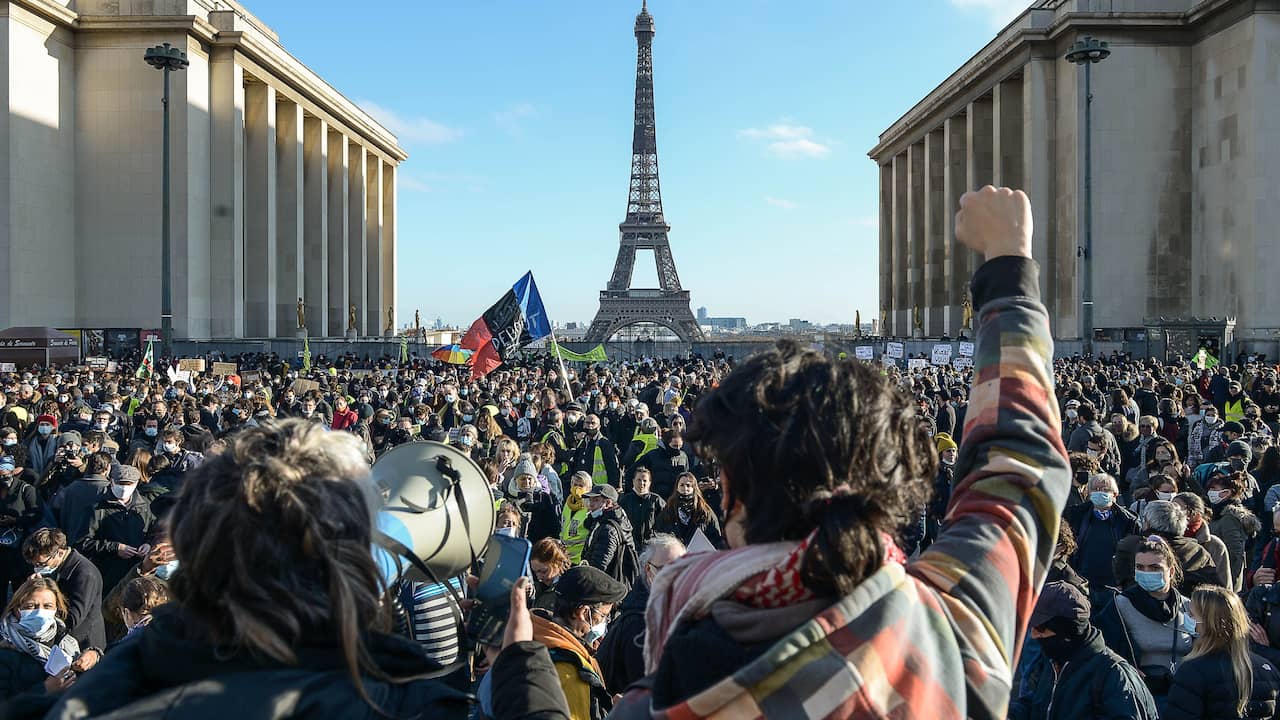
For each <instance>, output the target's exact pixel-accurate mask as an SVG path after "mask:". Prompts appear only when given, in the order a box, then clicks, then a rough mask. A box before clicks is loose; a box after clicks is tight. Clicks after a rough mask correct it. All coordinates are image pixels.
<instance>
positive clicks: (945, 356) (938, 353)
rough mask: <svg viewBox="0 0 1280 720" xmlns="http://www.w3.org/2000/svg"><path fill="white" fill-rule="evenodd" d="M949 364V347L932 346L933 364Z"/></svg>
mask: <svg viewBox="0 0 1280 720" xmlns="http://www.w3.org/2000/svg"><path fill="white" fill-rule="evenodd" d="M950 362H951V346H950V345H934V346H933V364H934V365H947V364H949V363H950Z"/></svg>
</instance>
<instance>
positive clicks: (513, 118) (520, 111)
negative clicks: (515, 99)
mask: <svg viewBox="0 0 1280 720" xmlns="http://www.w3.org/2000/svg"><path fill="white" fill-rule="evenodd" d="M537 114H538V109H537V108H536V107H534V106H533V105H531V104H529V103H517V104H515V105H512V106H511V107H509V108H507V109H506V110H503V111H502V112H498V113H494V114H493V121H494V122H495V123H497V125H498V127H500V128H502V129H503V130H504V131H505V132H506V133H507V134H508V135H517V136H519V135H523V134H524V126H523V125H522V124H521V121H522V120H524V119H525V118H530V117H533V116H535V115H537Z"/></svg>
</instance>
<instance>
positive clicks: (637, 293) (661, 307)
mask: <svg viewBox="0 0 1280 720" xmlns="http://www.w3.org/2000/svg"><path fill="white" fill-rule="evenodd" d="M653 35H654V29H653V16H652V15H650V14H649V4H648V0H643V1H642V3H641V7H640V14H639V15H637V16H636V46H637V51H636V122H635V133H634V134H633V135H632V139H631V190H630V192H629V193H628V196H627V217H626V219H625V220H623V221H622V223H621V224H620V225H618V230H619V231H620V233H621V236H622V239H621V244H620V245H619V247H618V259H617V261H616V262H615V263H614V265H613V277H611V278H610V279H609V285H608V287H607V288H606V289H605V290H603V291H601V292H600V310H599V311H597V312H596V317H595V320H593V321H592V322H591V327H590V329H588V330H587V337H586V340H587V341H588V342H604V341H606V340H608V339H609V338H610V337H612V336H613V334H614V333H616V332H618V331H619V330H621V329H622V328H624V327H627V326H628V325H635V324H636V323H654V324H656V325H662V326H664V327H666V328H668V329H669V330H671V332H673V333H675V334H676V337H679V338H680V339H681V340H683V341H684V342H687V343H691V342H694V341H698V340H704V339H705V338H704V336H703V334H702V328H700V327H698V321H697V320H695V319H694V318H693V312H692V311H690V309H689V291H688V290H684V289H682V288H681V287H680V275H679V273H677V272H676V261H675V259H673V258H672V257H671V244H670V242H669V241H668V240H667V233H669V232H671V226H670V225H668V224H667V223H666V220H664V219H663V217H662V191H661V189H660V187H659V183H658V130H657V125H656V121H655V119H654V113H653ZM637 250H652V251H653V258H654V261H655V262H656V263H657V266H658V284H659V285H660V287H659V288H657V289H640V288H635V289H633V288H632V287H631V280H632V270H633V269H634V268H635V264H636V251H637Z"/></svg>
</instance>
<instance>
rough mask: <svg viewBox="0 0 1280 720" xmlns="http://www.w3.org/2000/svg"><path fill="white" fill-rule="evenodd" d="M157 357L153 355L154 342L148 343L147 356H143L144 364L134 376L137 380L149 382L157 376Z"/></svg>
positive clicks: (139, 366)
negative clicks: (152, 377) (154, 375)
mask: <svg viewBox="0 0 1280 720" xmlns="http://www.w3.org/2000/svg"><path fill="white" fill-rule="evenodd" d="M155 371H156V365H155V355H154V354H153V353H152V342H151V341H150V340H148V341H147V354H146V355H143V356H142V363H141V364H140V365H138V370H137V372H135V373H134V374H133V376H134V377H135V378H139V379H142V380H149V379H150V378H151V376H152V375H153V374H155Z"/></svg>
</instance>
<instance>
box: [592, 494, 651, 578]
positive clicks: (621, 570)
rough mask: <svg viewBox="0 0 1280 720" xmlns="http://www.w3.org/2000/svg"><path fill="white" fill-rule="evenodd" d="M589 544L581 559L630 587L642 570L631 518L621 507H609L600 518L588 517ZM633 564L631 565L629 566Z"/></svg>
mask: <svg viewBox="0 0 1280 720" xmlns="http://www.w3.org/2000/svg"><path fill="white" fill-rule="evenodd" d="M586 527H587V530H588V531H590V534H589V535H587V544H586V547H584V548H583V550H582V559H583V560H584V561H586V563H587V564H588V565H590V566H591V567H593V568H595V569H597V570H601V571H603V572H604V573H606V574H608V575H609V577H611V578H613V579H614V580H617V581H618V582H621V583H624V584H625V585H626V586H627V587H628V588H629V587H631V583H632V581H634V580H635V574H636V572H637V571H638V570H639V568H638V567H637V565H636V564H635V563H636V545H635V537H634V533H633V532H632V530H631V521H630V520H628V519H627V515H626V513H624V512H622V510H621V509H619V508H616V507H615V508H609V509H608V510H605V511H604V512H603V513H602V514H601V515H600V517H598V518H593V517H588V518H587V521H586ZM628 565H630V567H628Z"/></svg>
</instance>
